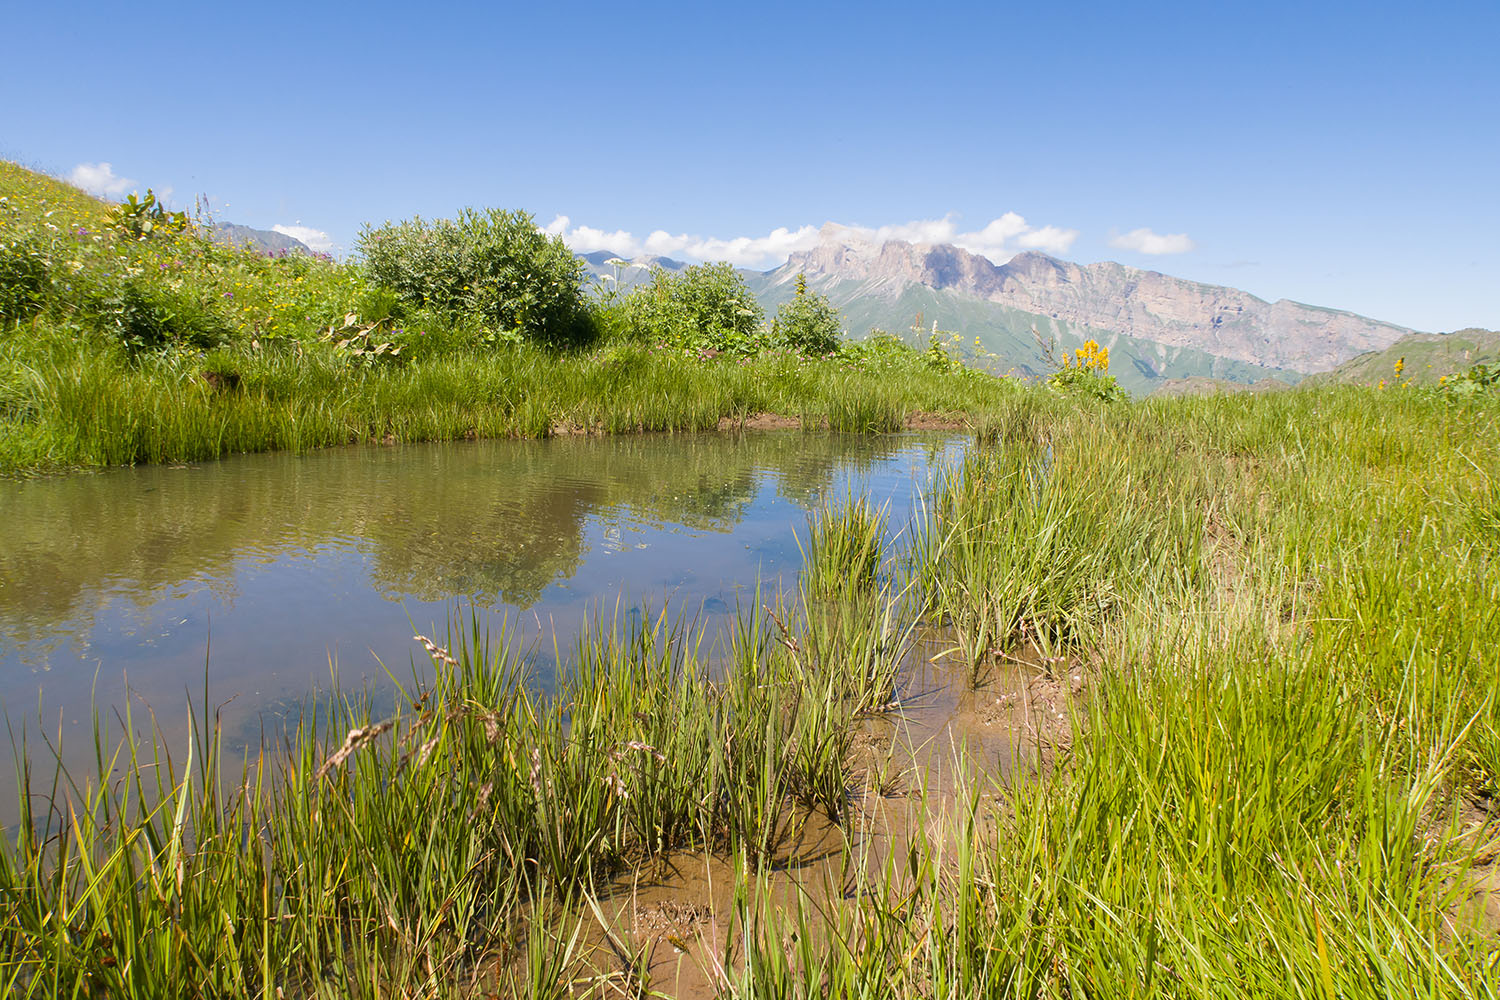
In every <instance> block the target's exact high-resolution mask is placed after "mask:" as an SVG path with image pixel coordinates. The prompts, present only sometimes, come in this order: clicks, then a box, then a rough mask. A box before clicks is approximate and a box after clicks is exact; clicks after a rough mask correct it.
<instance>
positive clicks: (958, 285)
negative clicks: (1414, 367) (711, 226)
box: [769, 230, 1412, 372]
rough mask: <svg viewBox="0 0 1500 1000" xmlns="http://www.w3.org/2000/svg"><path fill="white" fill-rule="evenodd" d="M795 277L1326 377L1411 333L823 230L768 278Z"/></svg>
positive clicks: (1313, 310)
mask: <svg viewBox="0 0 1500 1000" xmlns="http://www.w3.org/2000/svg"><path fill="white" fill-rule="evenodd" d="M798 273H805V274H806V275H807V276H808V278H809V279H810V280H813V281H814V282H815V283H817V282H819V281H820V280H823V281H841V282H849V281H855V282H859V283H860V286H861V287H860V290H859V294H862V295H871V296H877V297H882V298H887V299H895V298H896V297H897V296H899V295H900V294H901V293H902V292H903V291H904V290H905V289H907V288H908V287H910V286H912V285H923V286H926V287H928V288H932V289H937V290H946V291H950V292H953V293H955V294H959V295H964V296H968V297H972V298H976V299H982V300H984V301H987V302H995V303H999V304H1001V305H1004V306H1007V307H1009V308H1013V309H1019V310H1022V311H1024V312H1028V313H1034V314H1036V315H1038V316H1045V317H1050V318H1051V319H1054V320H1059V321H1063V322H1066V323H1070V324H1073V325H1075V326H1086V327H1090V328H1093V329H1096V330H1101V331H1109V332H1113V333H1118V334H1123V335H1126V336H1130V337H1137V338H1140V339H1142V340H1149V341H1153V342H1156V343H1158V344H1163V345H1166V346H1168V347H1187V348H1193V349H1196V350H1202V351H1206V352H1208V353H1210V354H1212V355H1215V356H1217V357H1222V358H1228V359H1232V360H1235V361H1244V362H1249V363H1252V364H1256V365H1263V366H1267V367H1271V368H1282V369H1288V370H1291V371H1297V372H1318V371H1326V370H1328V369H1330V368H1333V367H1335V366H1337V365H1339V364H1341V363H1342V362H1344V361H1347V360H1349V359H1350V358H1352V357H1354V356H1356V355H1358V354H1362V353H1364V352H1366V351H1373V350H1381V349H1383V348H1385V347H1388V346H1390V345H1391V344H1393V343H1395V342H1396V341H1397V340H1399V339H1400V338H1401V337H1403V336H1406V335H1407V334H1409V333H1411V332H1412V331H1410V330H1408V329H1406V328H1405V327H1399V326H1395V325H1393V324H1390V323H1382V322H1380V321H1378V320H1372V319H1367V318H1365V317H1363V316H1357V315H1355V314H1354V313H1349V312H1341V311H1339V310H1334V309H1320V308H1317V307H1314V306H1306V305H1302V304H1301V303H1297V302H1290V301H1287V300H1285V299H1283V300H1280V301H1278V302H1266V301H1265V300H1264V299H1259V298H1256V297H1255V296H1254V295H1251V294H1250V293H1249V292H1243V291H1240V290H1239V289H1235V288H1226V287H1223V286H1219V285H1204V284H1200V283H1198V282H1195V281H1187V280H1184V279H1181V278H1173V277H1171V276H1169V275H1165V274H1160V273H1158V272H1156V271H1142V270H1138V269H1137V268H1133V267H1125V266H1124V265H1121V264H1115V263H1100V264H1089V265H1086V266H1083V265H1079V264H1073V263H1070V262H1068V261H1063V260H1058V259H1056V258H1054V257H1049V256H1047V255H1046V254H1041V253H1031V252H1029V253H1022V254H1019V255H1017V256H1016V257H1014V258H1012V259H1011V260H1010V261H1008V262H1007V263H1005V264H1000V265H997V264H994V263H992V262H991V261H990V260H989V259H988V258H985V257H982V256H980V255H978V254H974V253H969V252H968V251H966V250H962V249H959V248H958V247H954V246H947V245H940V246H930V245H924V244H912V243H904V242H899V241H891V242H888V243H884V244H881V245H879V246H875V245H871V244H861V243H857V242H851V241H847V240H845V239H843V238H841V235H840V234H839V232H838V231H837V230H830V231H825V233H824V240H823V242H822V243H821V244H820V245H819V246H817V247H815V248H814V249H812V250H808V251H806V252H804V253H797V254H793V255H792V256H791V258H790V259H789V260H788V261H787V263H786V264H785V265H783V266H782V267H780V268H778V269H777V270H776V271H774V272H772V273H771V275H769V277H770V279H771V282H772V284H780V283H782V282H787V281H791V280H793V279H794V278H795V276H796V275H797V274H798Z"/></svg>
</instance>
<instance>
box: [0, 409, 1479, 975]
mask: <svg viewBox="0 0 1500 1000" xmlns="http://www.w3.org/2000/svg"><path fill="white" fill-rule="evenodd" d="M1497 431H1500V410H1497V409H1496V408H1494V406H1493V405H1492V404H1491V403H1490V402H1488V401H1487V400H1477V401H1470V402H1465V403H1461V404H1459V405H1456V406H1455V405H1454V404H1453V402H1452V401H1449V400H1445V399H1443V398H1442V397H1439V396H1436V395H1417V394H1415V393H1413V394H1409V395H1407V394H1404V395H1402V396H1399V397H1393V396H1389V395H1380V394H1377V393H1374V392H1370V391H1364V390H1340V391H1330V392H1319V393H1308V394H1283V395H1280V396H1277V395H1269V396H1260V397H1235V398H1206V399H1193V400H1175V401H1168V402H1160V403H1158V402H1152V403H1148V404H1142V405H1128V406H1108V405H1096V404H1091V403H1090V404H1085V403H1068V402H1065V401H1064V402H1059V401H1058V400H1056V399H1054V398H1052V397H1040V398H1039V399H1038V398H1029V397H1028V398H1023V399H1021V400H1018V401H1017V402H1016V403H1014V404H1013V405H1009V406H1002V407H1000V408H999V409H998V410H997V411H996V413H995V414H994V417H993V419H992V421H991V422H990V424H989V426H988V429H987V431H986V433H985V436H984V437H983V439H982V441H981V442H980V443H977V444H976V447H975V450H974V452H973V453H972V454H970V455H969V456H968V457H967V458H966V459H965V460H964V462H963V463H962V464H961V465H959V466H957V467H955V468H954V469H953V470H951V471H950V472H949V473H948V474H947V475H945V476H943V477H942V478H940V479H939V481H938V482H937V483H936V484H935V485H934V488H933V490H932V491H931V492H930V493H929V496H928V499H927V502H926V505H925V507H924V508H923V510H922V511H921V512H920V513H919V516H918V517H917V519H916V521H915V523H914V524H913V525H912V526H910V528H909V530H906V531H904V532H902V533H901V535H900V536H899V537H897V538H895V539H890V538H887V537H886V534H887V533H886V531H885V530H884V528H883V527H882V526H881V525H880V524H879V519H878V518H877V517H876V516H875V515H874V514H873V512H871V511H870V510H869V509H868V508H867V507H862V506H861V504H859V503H858V502H855V503H854V504H852V505H850V506H849V507H847V508H838V507H829V508H827V509H825V510H822V511H820V512H819V513H818V514H817V515H815V519H814V522H813V524H812V526H811V531H810V537H811V538H812V539H813V544H811V545H810V546H809V549H808V551H807V553H806V556H807V569H806V571H805V573H806V577H805V582H804V591H803V592H802V593H799V594H797V595H784V596H780V597H768V598H766V599H764V600H762V597H761V595H759V594H757V596H756V599H755V601H754V602H753V603H752V604H750V605H748V606H747V607H746V608H744V609H743V610H742V613H741V615H740V618H739V622H738V627H737V629H736V630H735V631H734V632H733V634H732V635H730V636H728V637H726V638H724V639H722V640H718V641H715V640H713V639H712V638H711V637H707V636H704V635H701V634H699V633H698V632H697V631H696V630H695V628H694V627H693V623H692V622H689V621H684V620H679V619H675V618H671V617H668V616H662V617H657V618H654V619H647V620H645V621H644V622H643V623H640V624H634V625H632V624H628V623H621V622H618V621H615V620H610V619H607V618H605V617H598V618H596V619H595V620H594V623H593V626H592V627H591V629H589V630H586V631H585V634H584V636H583V638H581V639H580V640H579V642H578V645H577V647H576V649H575V650H573V651H572V654H571V656H559V657H558V659H559V660H560V661H562V662H565V663H566V664H568V666H567V667H566V668H565V669H564V671H563V673H562V674H561V675H560V676H559V679H558V680H557V683H556V684H555V686H554V690H553V691H552V693H551V694H546V693H544V692H542V691H541V690H540V687H539V685H537V684H536V683H535V680H534V678H532V677H531V676H530V675H531V670H532V667H531V664H532V662H533V659H532V657H531V656H530V654H529V653H528V651H527V650H525V649H522V648H520V647H518V646H517V645H516V644H515V642H514V640H513V638H512V637H511V635H510V633H509V632H508V631H507V630H506V629H505V628H504V627H501V628H499V629H498V630H494V631H486V630H485V629H483V628H482V627H480V626H479V625H478V624H471V625H467V626H466V627H465V630H464V631H463V632H462V634H458V633H455V634H453V635H450V636H449V637H448V638H447V639H446V640H445V642H446V648H440V647H438V646H437V645H435V644H434V645H433V647H432V666H431V670H430V671H429V672H428V673H427V674H425V675H424V676H425V678H426V679H424V680H422V681H420V682H416V683H414V684H413V685H412V686H411V687H410V688H409V689H407V690H405V691H404V692H403V694H402V695H401V697H400V699H399V704H398V708H397V711H396V712H395V714H394V715H393V716H386V717H384V718H381V717H377V716H376V715H375V714H374V712H373V710H372V705H371V703H370V702H369V700H368V699H362V698H358V697H352V696H351V697H347V698H337V699H335V700H333V701H332V702H331V703H325V704H323V705H321V706H318V707H317V708H316V710H315V711H309V713H308V714H307V716H306V718H307V720H308V721H307V722H306V723H304V725H303V726H302V728H301V729H300V730H298V731H296V732H294V733H290V734H288V735H287V736H286V737H285V739H284V742H283V743H282V744H281V745H280V746H277V747H272V748H268V751H267V752H266V753H265V754H264V755H257V756H256V757H254V758H252V759H251V760H250V761H248V762H246V763H244V764H238V763H231V762H228V761H226V759H225V757H224V755H223V752H222V750H221V749H220V748H219V742H218V740H217V737H216V734H215V729H214V726H213V724H212V721H211V715H210V713H208V712H207V711H200V712H199V713H198V716H197V721H195V724H194V732H195V733H196V736H195V738H194V740H193V744H192V748H191V750H189V749H188V748H187V747H183V748H171V749H172V751H173V752H172V753H171V754H170V755H169V754H168V753H167V750H168V748H167V747H165V746H163V745H162V744H161V742H160V741H159V740H158V741H155V742H154V743H153V742H152V741H149V740H148V741H146V742H145V743H144V744H136V743H126V744H123V746H124V749H123V750H121V751H120V753H121V756H119V757H114V756H112V754H113V751H111V749H110V748H111V747H112V746H113V743H112V741H111V740H110V739H109V737H108V736H107V734H105V733H104V732H103V731H102V730H101V731H100V734H99V736H98V737H97V747H98V750H97V754H96V757H97V761H96V769H95V772H94V773H91V774H89V775H86V776H83V775H69V774H67V773H65V772H61V771H58V770H55V769H53V768H51V767H38V766H37V765H35V764H34V763H33V762H32V761H31V760H30V758H29V757H28V756H27V755H26V754H24V753H23V754H18V766H19V767H20V768H21V770H22V787H23V793H22V798H21V799H20V800H19V802H20V805H21V808H22V810H23V813H22V815H23V822H22V823H21V825H20V826H19V827H18V828H17V829H16V830H15V831H14V832H13V833H12V834H11V835H10V837H9V838H8V840H7V842H6V844H5V849H4V851H3V852H0V879H3V890H4V892H3V896H0V983H3V984H4V985H6V986H7V987H8V989H9V990H10V992H12V993H15V994H18V995H31V996H41V995H48V996H51V995H57V994H68V995H90V994H91V993H104V994H111V995H113V994H119V995H141V996H146V995H151V996H161V995H185V996H210V995H212V996H219V995H227V996H269V995H274V994H275V993H276V991H278V990H279V991H281V993H282V994H283V995H288V996H296V995H317V996H334V995H338V996H345V995H355V996H371V997H374V996H391V995H402V994H408V995H422V996H474V995H485V993H486V991H491V990H496V989H506V988H509V989H513V990H531V991H533V992H534V993H535V994H536V995H554V996H556V995H563V994H564V992H565V991H566V990H567V989H568V988H569V987H570V984H573V985H577V986H579V987H580V988H581V987H582V985H583V977H586V976H590V975H594V976H596V977H597V976H598V975H601V973H598V972H597V968H598V967H600V965H601V963H602V964H603V965H605V966H608V967H610V968H612V969H613V970H614V971H613V972H610V973H609V976H611V977H612V978H609V979H608V980H607V981H608V982H609V983H610V984H611V988H614V987H620V988H622V989H629V990H634V991H636V992H639V991H640V990H642V989H645V988H647V987H648V986H649V985H650V984H651V983H652V982H653V981H654V980H653V979H652V970H651V968H650V962H649V947H648V943H647V942H642V941H633V940H631V941H627V940H625V939H624V938H623V937H622V938H620V939H619V941H618V942H615V943H614V945H613V946H612V947H611V948H610V949H607V951H608V954H603V953H599V954H596V953H594V952H593V951H592V949H591V947H590V946H589V945H588V944H586V943H585V939H586V938H588V937H589V936H588V935H587V934H585V933H584V932H583V931H581V930H580V928H581V927H582V926H583V924H585V923H588V921H589V914H593V921H594V922H596V923H604V922H606V921H605V920H604V919H603V918H602V917H601V916H600V915H599V911H598V904H597V903H593V904H591V903H590V902H589V901H590V900H591V899H596V898H597V895H598V894H599V893H601V892H603V891H604V890H603V888H602V887H603V886H604V884H605V883H606V882H607V880H608V879H609V878H610V877H611V875H616V874H618V873H620V872H624V871H629V870H632V869H635V870H644V869H646V868H649V867H650V866H651V865H653V864H655V863H656V862H658V861H665V860H666V859H668V858H669V857H670V856H671V855H672V854H674V853H677V852H694V853H701V852H706V853H710V854H715V855H718V856H720V857H723V858H728V859H732V860H733V862H734V867H735V869H736V871H737V872H738V879H739V885H738V886H737V890H736V893H735V898H734V901H733V904H732V906H731V912H724V913H720V914H718V915H717V919H718V920H719V921H720V922H721V924H723V925H725V926H726V927H729V928H731V929H730V930H729V932H728V933H727V934H726V936H725V938H724V940H723V941H721V942H718V943H717V944H716V945H715V947H716V948H718V949H719V950H716V951H714V952H712V953H711V954H704V955H700V956H698V957H699V959H700V960H702V961H704V962H705V963H706V964H707V965H708V966H709V968H710V970H711V971H712V973H713V978H714V980H715V982H716V983H717V987H718V989H719V990H720V992H721V993H722V994H723V995H728V996H742V997H762V996H764V997H792V996H808V997H811V996H908V995H914V996H930V997H935V998H936V997H941V998H950V997H975V998H978V997H992V996H1015V997H1028V998H1033V997H1034V998H1043V997H1048V998H1050V997H1057V998H1064V997H1066V998H1073V997H1079V996H1090V997H1114V996H1119V997H1127V996H1128V997H1156V996H1159V997H1205V998H1207V997H1229V996H1278V997H1279V996H1286V997H1318V998H1332V997H1366V996H1371V997H1412V996H1420V997H1449V996H1464V997H1489V996H1494V995H1496V993H1497V992H1500V963H1497V962H1496V959H1495V955H1496V954H1497V952H1500V948H1497V928H1495V927H1493V926H1489V925H1487V924H1485V923H1484V922H1483V920H1482V918H1481V916H1480V914H1481V913H1482V909H1483V907H1482V903H1483V896H1482V895H1476V894H1478V893H1479V892H1480V882H1479V879H1480V876H1482V875H1484V874H1485V873H1487V872H1490V871H1492V869H1493V865H1494V850H1495V843H1496V835H1497V832H1500V830H1497V825H1496V816H1495V805H1494V802H1495V798H1494V796H1495V790H1496V787H1497V785H1496V781H1497V759H1500V758H1497V739H1496V733H1497V728H1500V726H1497V723H1500V708H1497V705H1496V697H1495V691H1496V690H1497V689H1500V675H1497V672H1500V660H1497V657H1496V656H1495V654H1494V650H1496V649H1500V612H1497V611H1496V610H1495V609H1496V608H1497V607H1500V564H1497V558H1496V557H1497V547H1500V535H1497V534H1496V529H1497V525H1500V521H1497V518H1496V517H1495V511H1496V506H1495V497H1496V492H1495V490H1496V487H1495V482H1494V476H1495V470H1496V469H1497V468H1500V443H1497V442H1500V435H1497V433H1496V432H1497ZM872 567H873V568H872ZM820 580H821V581H824V582H823V583H818V582H817V581H820ZM843 581H857V586H850V587H842V586H840V587H835V586H832V583H833V582H843ZM966 615H972V616H973V617H972V618H965V617H964V616H966ZM924 619H925V622H926V624H927V625H928V626H932V627H940V628H947V629H949V630H951V634H953V635H954V636H957V637H959V638H955V640H954V642H953V645H954V646H955V647H956V648H958V650H959V652H958V653H956V654H954V655H958V656H961V657H962V658H963V660H964V663H963V666H964V668H965V672H967V673H968V674H969V675H970V676H969V677H968V678H967V679H968V682H970V683H979V684H983V683H984V676H983V675H984V674H985V673H986V672H987V671H986V665H988V664H993V663H995V662H998V661H999V660H1002V659H1004V658H1006V657H1010V658H1012V659H1032V660H1035V659H1037V658H1036V657H1034V656H1029V655H1028V656H1022V655H1020V654H1021V653H1022V652H1023V649H1030V648H1032V647H1034V649H1033V652H1035V651H1041V652H1043V653H1045V654H1046V657H1045V658H1043V660H1042V663H1043V666H1042V667H1038V668H1037V669H1038V671H1039V672H1045V670H1046V669H1047V667H1046V663H1047V662H1048V658H1051V659H1052V660H1053V661H1054V662H1056V661H1066V662H1067V663H1068V665H1069V670H1070V672H1076V673H1077V674H1078V675H1079V676H1080V677H1081V678H1083V679H1084V680H1085V681H1086V683H1083V684H1081V685H1080V690H1081V692H1082V693H1081V694H1080V695H1079V696H1078V697H1077V698H1075V699H1074V700H1073V701H1072V702H1071V704H1070V705H1068V706H1065V708H1066V714H1065V717H1064V718H1063V719H1062V720H1060V721H1057V726H1058V727H1060V728H1054V729H1052V730H1048V731H1045V732H1040V733H1036V734H1032V733H1029V732H1026V731H1022V732H1019V733H1016V734H1014V738H1015V742H1016V746H1017V749H1016V753H1017V756H1018V761H1017V763H1022V761H1021V760H1020V759H1019V758H1024V763H1025V764H1026V765H1027V766H1017V767H1012V768H1010V769H1009V770H1007V771H1005V778H1004V780H1003V781H1002V776H1001V773H999V772H997V771H995V770H987V769H986V768H985V767H984V766H983V765H982V764H981V763H980V762H978V761H976V760H968V759H966V758H965V753H964V751H963V750H962V748H959V749H957V750H955V751H953V752H954V753H955V754H956V755H957V759H956V760H955V761H954V763H953V765H952V766H953V768H954V774H955V775H961V776H963V777H962V779H961V780H958V781H957V782H956V792H955V793H954V795H953V796H952V797H949V796H946V795H944V794H941V793H940V791H939V786H938V785H937V784H936V783H932V784H929V783H928V782H926V781H925V780H924V779H923V778H922V777H921V775H920V774H917V775H916V776H915V781H914V782H913V784H914V785H915V787H916V788H917V789H919V791H918V792H917V794H916V795H915V796H914V797H912V798H910V799H906V800H896V801H895V804H891V803H890V802H887V801H886V800H883V799H879V796H877V795H875V794H874V786H875V784H876V783H877V782H878V781H879V778H878V776H872V775H870V774H867V773H865V771H864V770H863V768H862V766H861V764H860V759H861V758H860V757H859V755H858V754H857V753H856V752H855V749H854V746H853V740H852V733H853V732H854V731H855V729H856V727H857V726H858V724H859V720H860V719H861V717H863V716H865V715H867V714H869V713H872V712H882V711H890V710H891V709H892V708H895V707H899V703H900V700H901V699H900V696H901V693H902V690H901V688H902V678H903V665H904V664H906V663H907V662H909V661H908V659H907V655H908V651H909V650H910V648H911V646H912V637H913V635H914V631H913V630H914V629H915V628H916V627H917V624H918V622H919V620H924ZM976 622H982V623H983V625H982V627H983V628H984V629H986V630H987V631H985V632H984V633H983V639H982V641H980V640H977V639H974V638H972V635H973V631H971V632H970V636H971V637H970V638H968V639H964V638H962V635H963V633H964V630H965V629H970V630H978V629H979V628H980V627H981V626H980V625H979V624H975V623H976ZM1057 685H1058V688H1059V690H1062V691H1064V692H1067V691H1069V690H1071V688H1070V687H1069V686H1068V685H1067V683H1066V681H1062V680H1060V679H1059V680H1058V682H1057ZM126 721H127V722H129V721H130V720H126ZM136 746H143V747H144V748H145V749H132V747H136ZM153 747H154V749H153ZM32 749H33V750H37V749H39V750H40V751H41V752H40V753H39V754H38V755H37V756H38V758H39V759H40V760H42V761H48V760H51V759H52V748H50V747H47V746H42V747H39V748H38V747H36V746H35V745H34V744H33V747H32ZM122 776H123V777H122ZM881 802H884V803H885V804H884V805H879V803H881ZM877 807H878V808H879V809H886V810H894V811H895V813H896V816H895V819H893V820H892V822H891V823H890V824H889V825H887V826H880V825H878V824H876V823H875V822H874V821H872V820H871V819H869V818H868V817H869V815H870V812H871V810H876V809H877ZM814 823H816V824H819V825H820V828H821V827H822V825H824V824H830V823H831V824H833V828H834V829H836V830H838V831H841V839H839V840H836V841H835V849H834V850H833V851H832V854H831V856H830V857H828V858H827V859H826V860H825V862H823V863H820V864H813V863H811V862H809V861H807V860H805V859H804V860H803V861H802V863H800V864H798V865H793V864H790V862H791V861H793V860H794V859H795V856H796V853H797V850H798V848H797V843H798V834H799V833H800V832H802V831H804V830H805V829H807V828H808V825H809V824H814ZM789 882H791V883H795V884H794V885H793V886H792V889H791V895H790V902H788V899H789V897H788V883H789ZM606 936H607V935H606ZM591 940H592V939H591ZM609 940H610V941H612V942H614V941H615V939H614V938H609ZM590 970H594V971H592V972H591V971H590ZM592 982H593V983H594V984H595V985H599V984H601V983H602V982H605V980H602V979H598V978H595V979H593V980H592Z"/></svg>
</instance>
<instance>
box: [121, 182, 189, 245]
mask: <svg viewBox="0 0 1500 1000" xmlns="http://www.w3.org/2000/svg"><path fill="white" fill-rule="evenodd" d="M111 221H112V222H113V223H114V226H115V228H116V229H118V230H119V231H120V232H122V233H124V234H125V235H126V236H129V237H131V238H133V239H138V240H143V239H146V238H147V237H149V236H162V235H170V234H172V233H180V232H183V231H185V230H186V229H187V227H188V217H187V213H186V212H168V211H167V210H166V208H165V207H163V206H162V204H161V203H160V202H158V201H157V200H156V192H154V191H152V190H151V189H150V188H147V189H146V197H144V198H137V197H136V196H135V195H134V194H131V195H129V196H128V197H127V198H126V199H125V200H124V201H123V202H121V203H120V205H119V207H117V208H116V209H115V210H114V212H113V214H112V220H111Z"/></svg>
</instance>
